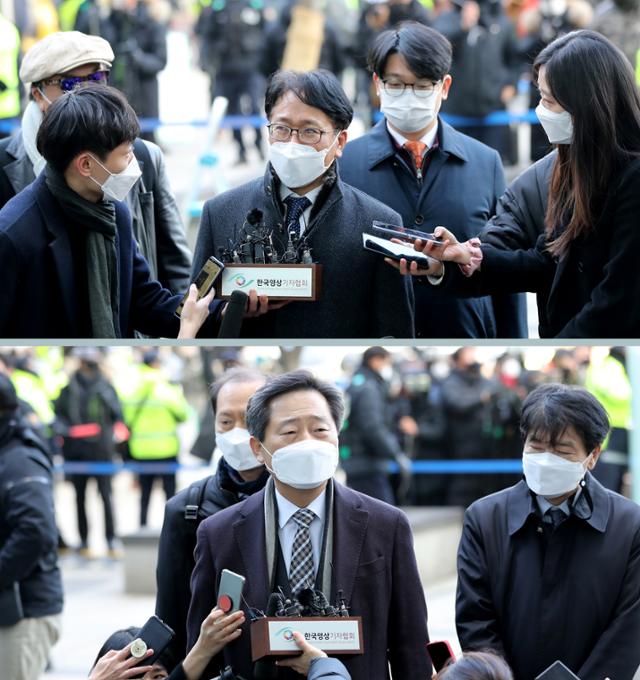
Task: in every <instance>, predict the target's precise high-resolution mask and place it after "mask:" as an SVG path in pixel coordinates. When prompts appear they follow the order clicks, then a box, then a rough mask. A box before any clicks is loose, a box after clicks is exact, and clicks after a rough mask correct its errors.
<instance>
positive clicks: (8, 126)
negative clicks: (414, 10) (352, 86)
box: [0, 109, 539, 134]
mask: <svg viewBox="0 0 640 680" xmlns="http://www.w3.org/2000/svg"><path fill="white" fill-rule="evenodd" d="M441 116H442V118H443V119H444V120H445V121H446V122H447V123H449V124H450V125H453V126H454V127H459V128H464V127H469V126H472V125H473V126H494V125H510V124H511V123H538V122H539V121H538V118H537V116H536V114H535V111H534V110H533V109H531V110H529V111H524V112H523V113H511V112H509V111H494V112H492V113H490V114H488V115H487V116H483V117H482V118H470V117H467V116H456V115H452V114H448V113H442V114H441ZM381 117H382V114H381V113H380V112H379V111H377V112H376V113H375V114H374V116H373V119H374V121H375V122H377V121H378V120H380V118H381ZM208 124H209V121H208V120H206V119H196V120H188V121H164V120H160V119H159V118H141V119H140V129H141V130H142V132H151V131H153V130H155V129H156V128H159V127H206V126H207V125H208ZM266 124H267V120H266V118H263V117H262V116H225V117H224V118H223V119H222V122H221V123H220V127H221V128H224V129H231V130H239V129H240V128H244V127H262V126H263V125H266ZM19 126H20V119H19V118H7V119H5V120H0V133H4V134H10V133H11V132H13V131H14V130H15V129H16V128H18V127H19Z"/></svg>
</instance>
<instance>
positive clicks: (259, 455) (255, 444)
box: [249, 436, 266, 465]
mask: <svg viewBox="0 0 640 680" xmlns="http://www.w3.org/2000/svg"><path fill="white" fill-rule="evenodd" d="M249 446H250V447H251V450H252V451H253V455H254V456H255V457H256V460H257V461H258V463H260V465H264V464H265V462H266V461H265V457H264V449H263V448H262V445H261V444H260V442H259V441H258V440H257V439H256V438H255V437H254V436H251V439H249Z"/></svg>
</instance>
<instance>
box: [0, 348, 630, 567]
mask: <svg viewBox="0 0 640 680" xmlns="http://www.w3.org/2000/svg"><path fill="white" fill-rule="evenodd" d="M625 355H626V350H625V348H623V347H612V348H604V347H595V348H590V347H586V346H581V347H576V348H559V349H554V348H551V347H540V348H517V349H506V348H498V347H485V348H474V347H462V348H459V349H457V350H454V348H428V347H427V348H404V347H403V348H395V347H392V348H384V347H369V348H353V347H350V348H346V347H345V348H331V349H329V348H320V347H315V348H314V347H305V348H300V347H297V348H286V347H280V348H278V347H271V348H265V347H256V348H250V347H249V348H246V347H245V348H233V347H224V348H195V347H173V348H172V347H162V348H157V347H147V348H145V347H134V348H131V347H113V348H105V349H101V348H95V347H75V348H74V347H29V348H15V349H10V348H5V349H4V350H3V352H2V354H0V372H3V373H5V374H7V375H9V376H10V378H11V380H12V382H13V383H14V385H15V387H16V391H17V393H18V396H19V398H20V399H21V401H22V403H21V411H22V415H23V416H24V417H25V418H27V420H28V421H29V422H30V423H31V425H32V427H33V428H35V430H36V431H37V432H38V433H39V436H40V437H41V439H42V440H43V441H44V442H46V445H47V449H48V451H49V453H50V456H51V457H52V458H53V459H54V461H55V462H56V464H58V471H59V475H58V481H59V483H60V484H62V483H64V482H66V483H68V484H71V485H72V486H73V487H74V491H75V499H76V511H77V515H78V517H77V520H78V522H77V524H78V535H79V539H80V542H79V544H78V545H77V546H76V545H75V540H71V539H70V538H69V539H68V542H69V543H70V544H73V547H74V548H77V549H78V550H79V551H80V554H85V555H87V556H88V555H89V554H90V552H91V551H90V548H89V545H88V535H89V524H90V519H91V518H88V517H87V513H86V510H85V500H86V493H87V483H88V481H89V480H90V479H95V483H96V485H97V490H98V492H99V494H100V496H101V500H102V504H103V506H104V528H105V533H106V542H107V547H108V550H109V552H110V554H111V555H112V556H114V557H115V556H117V555H118V545H117V514H118V506H117V501H116V502H114V499H113V498H112V484H111V480H112V476H113V474H114V473H116V472H117V471H118V470H119V468H117V467H114V468H111V467H109V466H112V465H113V464H114V463H118V464H121V462H122V461H124V462H125V463H127V464H129V465H131V463H133V464H134V471H135V472H138V473H140V474H138V477H137V482H136V483H135V489H136V493H139V498H140V505H139V508H140V509H139V522H140V525H141V526H145V525H147V523H148V522H149V523H150V524H155V525H157V523H158V521H159V520H160V518H152V519H150V518H149V517H148V513H149V502H150V497H151V493H152V488H153V484H154V481H155V480H156V479H158V482H161V485H162V490H163V492H164V495H165V497H166V498H169V497H171V496H173V495H174V494H175V492H176V474H177V471H178V469H181V468H179V466H178V464H180V465H182V466H183V469H190V470H191V471H193V469H194V468H195V469H197V470H198V469H199V472H198V476H205V475H206V474H210V469H211V468H210V466H215V465H216V464H217V461H218V459H219V453H218V452H217V451H216V448H215V431H214V420H213V414H212V410H211V405H210V403H209V400H208V385H210V384H211V382H212V381H213V380H214V379H215V378H217V377H219V376H220V375H221V374H222V373H223V372H224V371H225V370H227V369H229V368H232V367H235V366H246V367H255V368H258V369H259V370H260V371H262V372H264V373H265V374H271V375H273V374H278V373H282V372H285V371H288V370H292V369H295V368H298V367H304V368H309V369H310V370H312V371H313V372H314V373H316V374H317V375H319V376H321V377H322V378H324V379H329V380H333V381H334V382H335V383H336V384H337V385H338V386H339V387H340V388H341V389H343V390H344V392H345V395H346V397H347V408H348V410H347V414H348V415H347V420H346V423H345V426H344V428H343V431H342V433H341V436H340V450H341V451H340V452H341V471H340V474H341V475H343V478H344V475H346V482H347V484H348V485H349V486H351V487H353V488H356V489H357V490H361V491H363V492H365V493H368V494H369V495H372V496H375V497H378V498H381V499H383V500H386V501H388V502H391V503H394V504H397V505H417V506H443V505H450V506H464V507H466V506H468V505H469V504H470V503H472V502H473V501H474V500H476V499H477V498H480V497H482V496H484V495H486V494H489V493H492V492H493V491H497V490H499V489H502V488H505V487H507V486H509V485H511V484H514V483H516V482H517V481H518V480H519V479H520V478H521V474H520V473H518V472H515V471H514V472H513V473H495V472H492V471H491V470H489V471H488V472H490V473H489V474H487V473H473V474H443V473H436V474H433V473H432V472H429V473H425V472H424V471H423V470H421V468H420V465H421V464H424V463H426V462H428V461H448V462H450V463H454V464H455V463H456V462H460V461H466V462H471V463H473V462H474V461H476V462H483V461H484V463H483V464H489V465H491V463H492V462H496V461H501V460H507V461H508V460H511V461H515V460H517V459H519V458H520V457H521V455H522V440H521V437H520V432H519V429H518V421H519V415H520V406H521V403H522V400H523V399H524V397H525V396H526V395H527V394H528V393H529V392H530V391H531V390H532V389H534V388H535V387H536V386H538V385H540V384H541V383H544V382H562V383H565V384H575V385H585V386H586V387H587V388H588V389H589V390H590V391H592V392H593V393H594V394H595V395H596V396H597V397H598V399H600V400H601V402H602V403H603V404H604V405H605V407H606V409H607V411H608V413H609V415H610V418H611V422H612V426H613V429H612V434H611V436H610V438H609V440H608V443H607V445H606V451H605V452H604V454H603V456H602V457H601V461H600V462H599V464H598V466H597V467H596V469H595V475H596V477H598V478H599V479H600V481H601V482H603V483H604V484H605V485H606V486H608V487H609V488H612V489H614V490H616V491H619V492H623V493H626V492H628V487H629V481H630V480H629V472H628V435H629V430H630V425H631V384H630V381H629V378H628V375H627V371H626V356H625ZM63 463H64V464H65V465H66V467H65V466H63V465H62V464H63ZM87 463H89V464H91V465H96V464H97V467H94V468H92V469H87V468H83V467H82V466H83V465H86V464H87ZM101 464H103V465H105V464H106V465H107V467H105V468H101V467H100V465H101ZM74 465H75V467H74ZM199 465H200V466H202V467H201V468H198V467H197V466H199ZM135 466H137V467H135ZM145 466H146V467H145ZM63 470H64V473H63ZM180 479H181V478H180V475H179V474H178V486H182V484H181V483H180ZM152 520H154V521H152ZM60 545H61V547H62V548H64V547H67V540H66V539H65V537H64V536H61V537H60Z"/></svg>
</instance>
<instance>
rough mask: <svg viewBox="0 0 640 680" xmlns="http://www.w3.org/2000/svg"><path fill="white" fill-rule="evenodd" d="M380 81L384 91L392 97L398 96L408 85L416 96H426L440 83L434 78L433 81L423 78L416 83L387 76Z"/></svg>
mask: <svg viewBox="0 0 640 680" xmlns="http://www.w3.org/2000/svg"><path fill="white" fill-rule="evenodd" d="M380 82H381V83H382V87H383V88H384V91H385V92H386V93H387V94H388V95H391V96H392V97H399V96H400V95H401V94H402V93H403V92H404V91H405V90H406V89H407V88H408V87H409V88H411V89H412V90H413V92H414V94H415V95H416V97H428V96H429V95H431V94H432V93H433V91H434V90H435V89H436V87H437V86H438V84H439V83H440V81H439V80H436V81H435V82H433V81H430V80H423V81H420V82H418V83H403V82H402V81H401V80H398V79H397V78H387V79H385V80H381V81H380Z"/></svg>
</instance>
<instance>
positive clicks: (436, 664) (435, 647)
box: [427, 640, 456, 671]
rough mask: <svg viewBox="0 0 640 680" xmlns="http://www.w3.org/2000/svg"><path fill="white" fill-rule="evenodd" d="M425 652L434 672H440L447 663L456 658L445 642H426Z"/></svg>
mask: <svg viewBox="0 0 640 680" xmlns="http://www.w3.org/2000/svg"><path fill="white" fill-rule="evenodd" d="M427 652H429V656H430V657H431V663H432V664H433V668H434V670H436V671H441V670H442V669H443V668H444V667H445V666H446V665H447V664H448V663H449V662H451V661H455V658H456V657H455V655H454V653H453V649H451V645H450V644H449V643H448V642H447V641H446V640H437V641H435V642H428V643H427Z"/></svg>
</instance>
